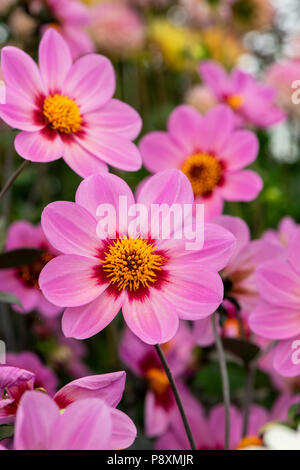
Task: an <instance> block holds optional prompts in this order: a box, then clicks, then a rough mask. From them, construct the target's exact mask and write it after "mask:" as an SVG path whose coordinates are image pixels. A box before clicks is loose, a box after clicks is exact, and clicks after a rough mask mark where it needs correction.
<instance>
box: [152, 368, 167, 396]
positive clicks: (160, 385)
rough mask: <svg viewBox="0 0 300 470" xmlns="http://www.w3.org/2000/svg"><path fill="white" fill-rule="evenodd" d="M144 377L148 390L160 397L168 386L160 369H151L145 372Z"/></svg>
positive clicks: (165, 377)
mask: <svg viewBox="0 0 300 470" xmlns="http://www.w3.org/2000/svg"><path fill="white" fill-rule="evenodd" d="M146 376H147V379H148V382H149V386H150V388H152V390H153V391H154V392H155V393H157V394H158V395H162V394H163V393H164V392H165V391H166V389H167V388H168V387H169V385H170V382H169V379H168V377H167V376H166V374H165V372H164V371H162V370H160V369H157V368H154V367H153V368H151V369H149V370H148V371H147V373H146Z"/></svg>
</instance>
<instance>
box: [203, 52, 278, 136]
mask: <svg viewBox="0 0 300 470" xmlns="http://www.w3.org/2000/svg"><path fill="white" fill-rule="evenodd" d="M199 73H200V76H201V78H202V80H203V81H204V84H205V85H206V86H208V87H209V88H210V89H211V91H212V92H213V93H214V95H215V97H216V98H217V100H218V101H219V102H220V103H225V104H227V105H228V106H230V107H231V108H232V109H233V110H234V112H235V113H236V116H237V117H238V121H239V122H240V123H244V122H246V123H249V124H253V125H254V126H258V127H263V128H266V127H269V126H272V125H273V124H277V123H278V122H280V121H283V120H284V119H285V113H284V112H283V111H282V110H281V109H280V108H279V107H278V106H277V105H276V102H275V101H276V89H275V88H274V87H272V86H270V85H266V84H262V83H259V82H258V81H257V80H256V79H255V78H254V77H253V76H252V75H250V74H249V73H246V72H243V71H242V70H239V69H238V68H235V69H234V70H233V71H232V72H231V73H230V75H227V72H226V70H225V69H224V68H223V67H222V66H221V65H219V64H218V63H217V62H214V61H212V60H206V61H202V62H201V63H200V65H199Z"/></svg>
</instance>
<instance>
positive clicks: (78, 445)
mask: <svg viewBox="0 0 300 470" xmlns="http://www.w3.org/2000/svg"><path fill="white" fill-rule="evenodd" d="M135 437H136V428H135V425H134V424H133V422H132V421H131V419H130V418H129V417H128V416H127V415H126V414H125V413H122V412H121V411H119V410H115V409H113V408H110V407H109V406H108V405H107V404H106V403H105V401H104V400H101V399H100V398H88V399H82V400H79V401H76V402H73V403H72V404H71V405H69V406H68V407H67V408H66V409H65V410H64V411H61V410H60V409H59V407H58V406H57V404H56V403H55V401H54V400H53V399H52V398H50V397H49V396H48V395H46V394H45V393H42V392H38V391H31V392H26V393H25V394H24V396H23V397H22V399H21V402H20V405H19V408H18V412H17V417H16V424H15V437H14V448H15V450H114V449H124V448H126V447H129V446H130V445H131V444H132V443H133V442H134V440H135Z"/></svg>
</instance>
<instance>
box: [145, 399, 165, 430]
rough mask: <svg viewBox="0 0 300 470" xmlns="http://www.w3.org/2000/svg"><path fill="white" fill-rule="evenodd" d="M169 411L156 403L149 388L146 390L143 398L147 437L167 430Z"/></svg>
mask: <svg viewBox="0 0 300 470" xmlns="http://www.w3.org/2000/svg"><path fill="white" fill-rule="evenodd" d="M169 421H170V418H169V413H168V411H167V410H165V409H164V408H163V407H162V406H159V405H158V404H157V403H156V398H155V395H154V393H153V392H152V391H151V390H148V392H147V394H146V400H145V434H146V436H148V437H156V436H161V435H162V434H164V433H165V432H166V431H167V428H168V425H169Z"/></svg>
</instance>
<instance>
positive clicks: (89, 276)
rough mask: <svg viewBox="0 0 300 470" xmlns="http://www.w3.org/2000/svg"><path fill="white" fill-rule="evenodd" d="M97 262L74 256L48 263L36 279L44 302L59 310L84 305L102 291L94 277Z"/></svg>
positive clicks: (101, 286)
mask: <svg viewBox="0 0 300 470" xmlns="http://www.w3.org/2000/svg"><path fill="white" fill-rule="evenodd" d="M96 266H97V260H95V259H94V258H85V257H83V256H78V255H62V256H57V257H56V258H54V259H52V260H51V261H49V263H47V264H46V266H45V267H44V269H43V270H42V272H41V274H40V278H39V284H40V288H41V289H42V292H43V294H44V296H45V297H46V299H48V300H49V302H52V303H53V304H54V305H58V306H60V307H79V306H81V305H86V304H88V303H89V302H91V301H92V300H94V299H95V298H96V297H98V296H99V295H100V294H101V292H103V290H104V289H105V288H106V284H105V285H103V284H102V285H101V284H100V283H99V280H98V279H97V277H96V276H95V267H96Z"/></svg>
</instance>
